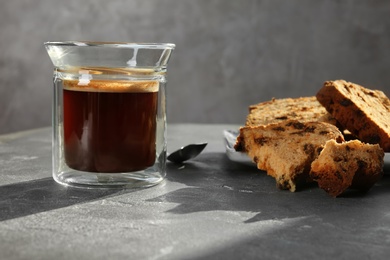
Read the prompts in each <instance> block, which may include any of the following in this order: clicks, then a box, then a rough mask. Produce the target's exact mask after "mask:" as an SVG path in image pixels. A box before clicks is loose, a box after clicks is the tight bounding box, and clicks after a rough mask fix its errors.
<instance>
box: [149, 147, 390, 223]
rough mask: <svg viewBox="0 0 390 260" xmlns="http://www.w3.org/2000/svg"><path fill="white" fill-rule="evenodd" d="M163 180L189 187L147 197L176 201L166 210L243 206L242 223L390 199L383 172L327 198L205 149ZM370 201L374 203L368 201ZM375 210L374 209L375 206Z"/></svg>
mask: <svg viewBox="0 0 390 260" xmlns="http://www.w3.org/2000/svg"><path fill="white" fill-rule="evenodd" d="M167 179H168V180H169V181H171V182H179V183H182V184H185V185H186V186H188V187H185V188H181V189H178V190H175V191H172V192H170V193H167V194H165V195H163V196H159V197H157V198H154V199H151V200H150V201H158V202H170V203H175V204H178V205H177V206H176V207H174V208H173V209H171V210H169V212H171V213H174V214H189V213H195V212H205V211H230V212H231V211H233V212H239V211H245V212H250V213H253V217H251V218H249V219H245V220H244V221H243V222H245V223H252V222H257V221H261V220H269V219H286V218H295V217H302V216H308V215H313V214H314V215H316V214H320V215H321V214H325V213H328V212H329V211H330V212H338V213H340V214H342V213H343V212H344V213H346V212H349V214H352V215H354V214H356V215H365V212H367V214H370V210H371V209H373V207H375V205H377V204H378V203H382V202H383V203H386V204H387V203H388V201H389V200H390V176H384V178H383V179H382V180H381V181H379V182H378V183H377V184H376V185H375V186H374V187H373V188H372V189H371V190H370V191H369V192H368V193H361V192H357V191H348V192H347V193H345V194H344V196H342V197H339V198H336V199H335V198H332V197H331V196H329V195H328V194H326V193H325V191H323V190H321V189H319V188H318V187H317V185H315V184H313V185H311V186H308V187H307V188H305V189H303V190H301V191H297V192H294V193H291V192H289V191H285V190H279V189H277V188H276V184H275V180H274V179H273V178H272V177H270V176H267V174H266V173H265V172H263V171H259V170H257V169H256V167H254V166H247V165H243V164H239V163H236V162H232V161H230V160H229V159H228V158H227V157H226V155H225V154H224V153H204V154H201V155H200V156H199V157H197V158H196V159H195V160H193V161H190V162H188V163H186V164H184V165H176V164H171V163H170V164H168V173H167ZM373 200H374V201H375V203H374V204H373V203H372V201H373ZM374 211H375V210H374Z"/></svg>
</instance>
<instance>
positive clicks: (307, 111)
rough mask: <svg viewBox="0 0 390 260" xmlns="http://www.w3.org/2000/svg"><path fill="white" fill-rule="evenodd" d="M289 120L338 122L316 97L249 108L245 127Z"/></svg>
mask: <svg viewBox="0 0 390 260" xmlns="http://www.w3.org/2000/svg"><path fill="white" fill-rule="evenodd" d="M287 120H299V121H300V122H309V121H322V122H327V123H331V124H333V125H337V121H336V120H335V119H334V118H333V117H332V116H331V115H330V114H329V113H328V112H327V111H326V109H325V108H324V107H323V106H322V105H321V104H320V103H319V102H318V101H317V99H316V97H315V96H312V97H300V98H284V99H272V100H270V101H266V102H262V103H259V104H256V105H252V106H249V114H248V115H247V118H246V123H245V125H246V126H256V125H267V124H273V123H280V122H283V121H287Z"/></svg>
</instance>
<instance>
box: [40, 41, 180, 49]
mask: <svg viewBox="0 0 390 260" xmlns="http://www.w3.org/2000/svg"><path fill="white" fill-rule="evenodd" d="M44 45H45V46H74V47H105V48H124V49H135V48H138V49H174V48H175V47H176V45H175V44H173V43H143V42H141V43H136V42H95V41H48V42H45V43H44Z"/></svg>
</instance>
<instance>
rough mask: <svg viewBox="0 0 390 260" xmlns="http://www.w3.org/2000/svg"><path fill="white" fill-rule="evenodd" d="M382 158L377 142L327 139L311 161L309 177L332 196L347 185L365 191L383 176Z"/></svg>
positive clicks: (382, 154) (343, 189) (381, 150)
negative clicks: (318, 153)
mask: <svg viewBox="0 0 390 260" xmlns="http://www.w3.org/2000/svg"><path fill="white" fill-rule="evenodd" d="M383 158H384V152H383V149H382V148H381V147H380V146H379V145H378V144H375V145H373V144H365V143H362V142H360V141H359V140H353V141H348V142H344V143H337V142H335V141H334V140H330V141H328V142H327V143H326V144H325V146H324V149H323V150H322V151H321V153H320V155H319V156H318V158H317V159H316V160H315V161H314V162H313V163H312V165H311V172H310V177H311V178H312V179H313V180H314V181H316V182H318V186H319V187H320V188H321V189H324V190H325V191H326V192H327V193H328V194H330V195H331V196H333V197H337V196H339V195H340V194H342V193H343V192H344V191H345V190H347V189H348V188H352V189H357V190H360V191H367V190H369V189H370V188H371V187H372V186H373V185H374V183H375V182H377V181H378V180H379V179H380V178H381V177H382V175H383V164H384V162H383Z"/></svg>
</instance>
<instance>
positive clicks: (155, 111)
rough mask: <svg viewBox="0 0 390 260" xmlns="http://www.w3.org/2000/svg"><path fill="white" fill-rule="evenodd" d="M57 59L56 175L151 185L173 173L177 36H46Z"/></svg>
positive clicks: (99, 183) (77, 182)
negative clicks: (169, 139) (165, 39)
mask: <svg viewBox="0 0 390 260" xmlns="http://www.w3.org/2000/svg"><path fill="white" fill-rule="evenodd" d="M45 47H46V50H47V52H48V54H49V56H50V58H51V60H52V62H53V65H54V67H55V68H54V77H53V82H54V98H53V155H52V156H53V178H54V179H55V181H57V182H58V183H61V184H64V185H70V186H76V187H85V188H93V187H99V188H128V187H149V186H153V185H156V184H158V183H160V182H161V181H162V180H163V179H164V177H165V175H166V146H167V144H166V82H167V80H166V73H167V64H168V61H169V58H170V56H171V53H172V51H173V49H174V47H175V45H174V44H169V43H166V44H160V43H151V44H147V43H104V42H46V43H45Z"/></svg>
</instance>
